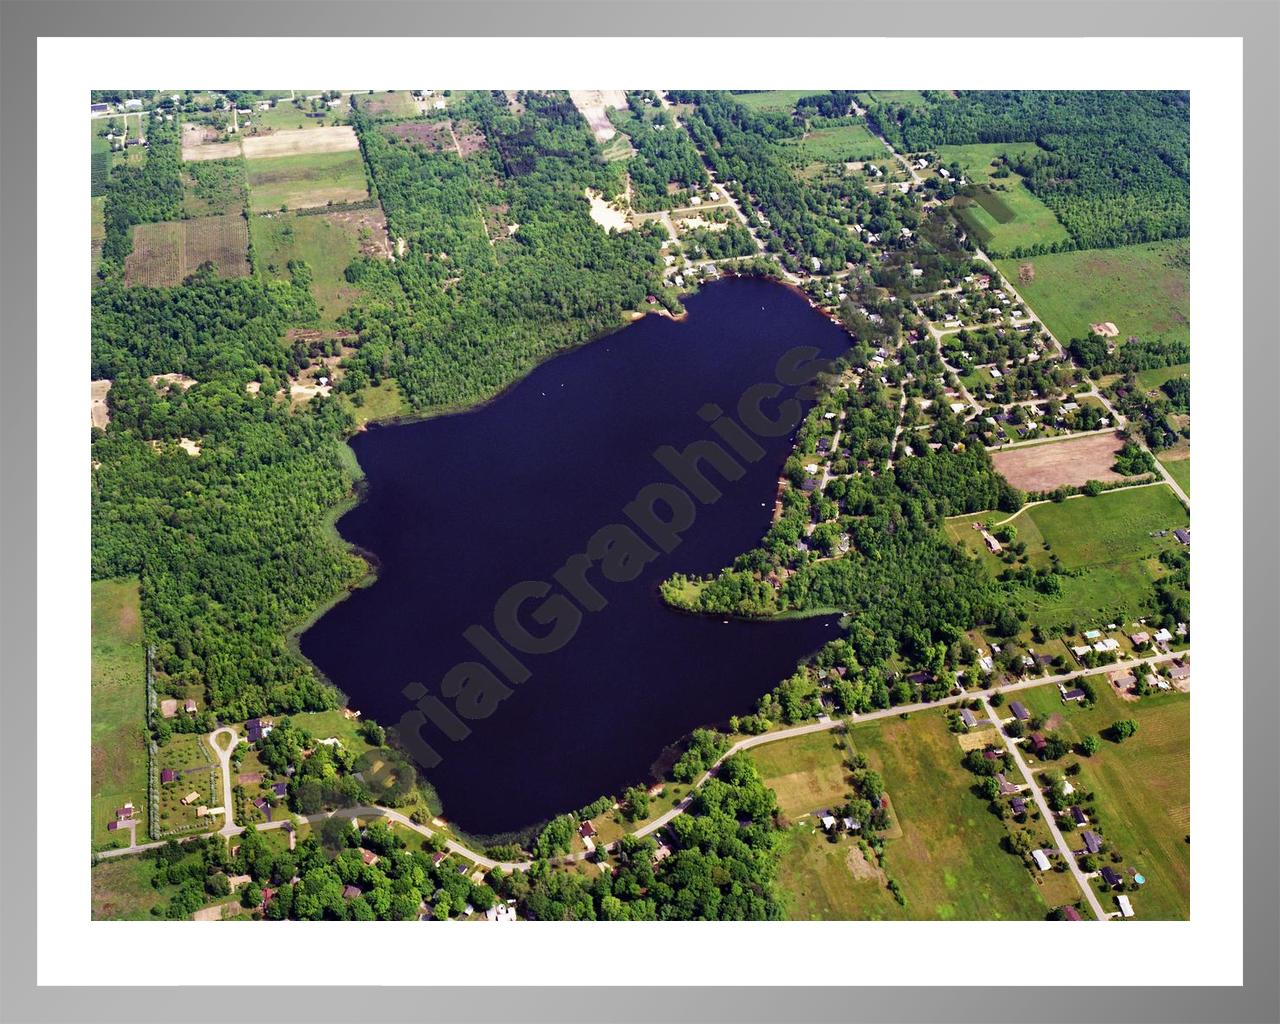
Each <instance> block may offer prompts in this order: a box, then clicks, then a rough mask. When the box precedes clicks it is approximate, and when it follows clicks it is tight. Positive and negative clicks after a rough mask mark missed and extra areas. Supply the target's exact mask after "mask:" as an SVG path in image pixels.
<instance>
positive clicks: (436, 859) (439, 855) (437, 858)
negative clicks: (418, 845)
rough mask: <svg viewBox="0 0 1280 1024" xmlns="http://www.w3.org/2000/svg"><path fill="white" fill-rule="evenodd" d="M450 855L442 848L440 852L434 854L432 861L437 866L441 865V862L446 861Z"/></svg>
mask: <svg viewBox="0 0 1280 1024" xmlns="http://www.w3.org/2000/svg"><path fill="white" fill-rule="evenodd" d="M448 856H449V854H448V853H446V852H445V851H444V850H440V851H439V852H438V853H436V854H433V855H432V857H431V863H432V864H434V865H435V866H436V867H439V866H440V863H441V862H442V861H444V860H445V859H446V858H448Z"/></svg>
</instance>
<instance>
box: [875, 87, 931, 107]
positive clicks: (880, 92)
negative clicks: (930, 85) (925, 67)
mask: <svg viewBox="0 0 1280 1024" xmlns="http://www.w3.org/2000/svg"><path fill="white" fill-rule="evenodd" d="M859 95H860V96H862V97H864V98H870V99H875V100H878V101H879V102H881V103H897V104H899V105H900V106H905V107H922V106H924V104H925V102H926V100H925V98H924V96H923V95H922V94H921V92H920V90H919V89H876V90H875V91H874V92H865V93H860V94H859Z"/></svg>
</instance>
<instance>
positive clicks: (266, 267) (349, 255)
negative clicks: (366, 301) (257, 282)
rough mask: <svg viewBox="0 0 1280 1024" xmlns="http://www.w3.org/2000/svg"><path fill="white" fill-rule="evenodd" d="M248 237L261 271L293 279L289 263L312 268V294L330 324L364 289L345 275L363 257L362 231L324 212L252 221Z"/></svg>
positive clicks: (253, 219)
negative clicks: (360, 256)
mask: <svg viewBox="0 0 1280 1024" xmlns="http://www.w3.org/2000/svg"><path fill="white" fill-rule="evenodd" d="M249 234H250V237H251V238H252V239H253V252H254V256H255V257H256V258H257V262H258V268H259V270H260V271H261V272H262V273H264V274H266V275H267V276H268V277H275V278H279V279H281V280H285V281H287V280H289V278H290V275H289V261H290V260H305V261H306V264H307V266H309V267H310V268H311V294H312V295H314V296H315V300H316V304H317V305H319V307H320V313H321V315H322V317H323V318H324V319H326V320H336V319H337V318H338V317H339V316H341V315H342V314H343V313H344V312H346V311H347V310H348V309H349V308H350V307H351V304H352V303H353V302H354V301H355V299H356V297H357V296H359V295H360V289H359V288H358V287H357V286H356V285H353V284H351V283H350V282H348V281H347V279H346V277H345V276H344V272H345V271H346V269H347V267H349V266H350V265H351V263H352V262H353V261H354V260H355V258H356V256H358V255H359V253H360V238H359V233H358V230H357V229H356V228H354V227H352V226H351V225H350V224H348V223H346V222H345V221H343V220H339V219H337V218H335V217H333V216H329V215H325V214H318V215H317V214H310V215H304V216H298V215H297V214H279V213H276V214H272V215H271V216H269V217H267V216H254V217H251V218H250V219H249Z"/></svg>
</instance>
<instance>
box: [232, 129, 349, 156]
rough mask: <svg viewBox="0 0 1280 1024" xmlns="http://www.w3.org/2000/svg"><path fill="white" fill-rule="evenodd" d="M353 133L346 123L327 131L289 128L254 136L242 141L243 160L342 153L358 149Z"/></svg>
mask: <svg viewBox="0 0 1280 1024" xmlns="http://www.w3.org/2000/svg"><path fill="white" fill-rule="evenodd" d="M359 148H360V142H359V140H358V139H357V138H356V130H355V129H354V128H352V127H351V126H350V125H349V124H338V125H331V126H330V127H328V128H293V129H290V130H288V131H282V132H272V133H271V134H270V135H255V136H253V137H251V138H245V140H244V155H245V159H246V160H262V159H265V158H267V157H273V156H303V155H306V154H309V153H346V152H348V151H350V150H358V149H359Z"/></svg>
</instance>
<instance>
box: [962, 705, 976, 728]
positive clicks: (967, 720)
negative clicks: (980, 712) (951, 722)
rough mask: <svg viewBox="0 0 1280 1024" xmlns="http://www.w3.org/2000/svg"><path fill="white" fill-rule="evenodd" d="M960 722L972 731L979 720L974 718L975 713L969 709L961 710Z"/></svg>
mask: <svg viewBox="0 0 1280 1024" xmlns="http://www.w3.org/2000/svg"><path fill="white" fill-rule="evenodd" d="M960 721H962V722H963V723H964V724H965V726H966V727H968V728H970V729H972V728H973V727H974V726H975V725H977V724H978V720H977V719H976V718H974V717H973V712H972V711H970V710H969V709H968V708H961V709H960Z"/></svg>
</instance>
